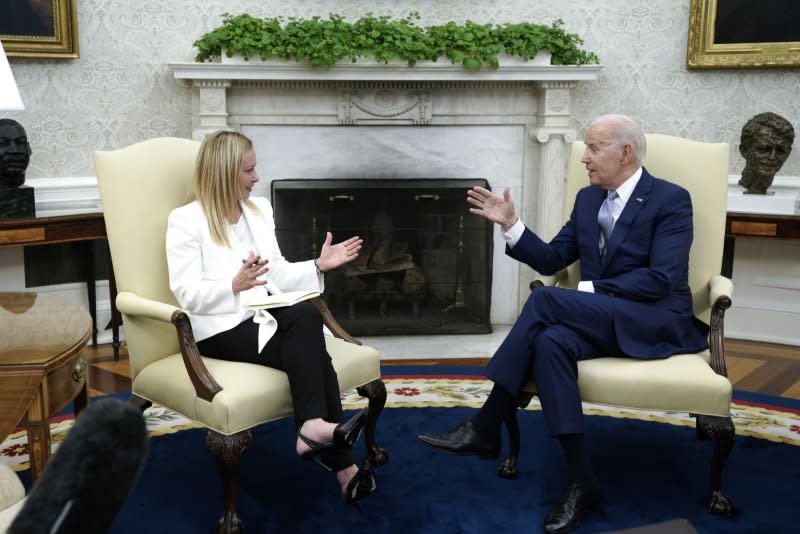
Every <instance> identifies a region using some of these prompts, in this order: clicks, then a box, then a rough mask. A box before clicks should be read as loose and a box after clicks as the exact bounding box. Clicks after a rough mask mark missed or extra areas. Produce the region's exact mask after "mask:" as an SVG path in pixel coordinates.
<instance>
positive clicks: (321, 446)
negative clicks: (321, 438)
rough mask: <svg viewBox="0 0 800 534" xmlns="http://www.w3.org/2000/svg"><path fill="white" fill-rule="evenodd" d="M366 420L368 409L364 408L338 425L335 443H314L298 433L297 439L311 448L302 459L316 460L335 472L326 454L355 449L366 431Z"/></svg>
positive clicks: (335, 431) (334, 437) (335, 432)
mask: <svg viewBox="0 0 800 534" xmlns="http://www.w3.org/2000/svg"><path fill="white" fill-rule="evenodd" d="M366 420H367V408H364V409H363V410H360V411H359V412H357V413H356V414H355V415H354V416H353V417H351V418H350V419H348V420H347V421H344V422H343V423H339V424H338V425H336V428H334V429H333V441H329V442H327V443H320V442H318V441H314V440H313V439H311V438H309V437H306V436H304V435H303V434H302V433H301V432H298V433H297V437H299V438H300V439H301V440H303V442H304V443H305V444H306V445H308V446H309V447H311V449H310V450H308V451H306V452H304V453H303V455H302V458H303V459H304V460H314V461H315V462H317V463H318V464H319V465H321V466H322V467H324V468H325V469H327V470H328V471H333V470H334V467H333V466H331V465H329V464H328V463H327V462H326V461H325V453H327V452H331V451H336V450H341V449H348V448H353V445H355V444H356V442H357V441H358V438H359V437H361V431H362V430H363V429H364V423H365V422H366Z"/></svg>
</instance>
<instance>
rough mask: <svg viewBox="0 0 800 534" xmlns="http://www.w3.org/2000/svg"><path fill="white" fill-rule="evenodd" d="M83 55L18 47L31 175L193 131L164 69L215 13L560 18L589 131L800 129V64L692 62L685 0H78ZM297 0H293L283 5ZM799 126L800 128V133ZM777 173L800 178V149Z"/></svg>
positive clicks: (716, 137) (189, 54)
mask: <svg viewBox="0 0 800 534" xmlns="http://www.w3.org/2000/svg"><path fill="white" fill-rule="evenodd" d="M77 2H78V3H77V5H78V31H79V44H80V58H79V59H77V60H72V61H65V60H58V61H56V60H26V59H21V58H13V59H12V60H11V63H12V69H13V71H14V74H15V76H16V78H17V83H18V85H19V86H20V91H21V93H22V98H23V100H24V102H25V105H26V110H25V111H24V112H19V113H13V114H9V116H11V117H12V118H15V119H16V120H18V121H19V122H20V123H22V124H23V125H24V126H25V128H26V130H27V132H28V136H29V138H30V140H31V145H32V148H33V156H32V158H31V164H30V167H29V170H28V176H29V177H32V178H45V177H67V176H91V175H93V174H94V171H93V167H92V161H91V153H92V151H93V150H95V149H113V148H120V147H123V146H126V145H128V144H130V143H134V142H137V141H140V140H143V139H146V138H149V137H154V136H179V137H188V136H190V132H191V124H190V115H191V95H190V90H189V88H188V87H187V86H185V85H183V84H182V83H180V82H178V81H176V80H174V79H173V77H172V73H171V71H170V70H169V68H168V67H167V64H168V63H170V62H176V61H191V60H192V58H193V56H194V49H193V47H192V42H193V41H194V40H195V39H196V38H197V37H199V36H200V35H201V34H202V33H203V32H205V31H206V30H208V29H210V28H213V27H214V26H216V25H218V24H219V23H220V20H221V19H220V14H221V13H223V12H230V13H234V14H238V13H240V12H249V13H251V14H253V15H256V16H275V15H283V16H299V17H308V16H312V15H321V16H327V14H328V13H329V12H337V13H341V14H342V15H344V16H346V17H347V18H350V19H353V18H357V17H358V16H359V15H361V14H363V13H367V12H372V13H375V14H377V15H383V14H387V15H392V16H403V15H406V14H407V13H409V12H410V11H413V10H416V11H418V12H419V13H420V15H421V16H422V20H421V24H436V23H442V22H446V21H448V20H458V21H461V20H463V19H464V18H465V14H469V18H470V19H471V20H473V21H476V22H518V21H526V20H527V21H535V22H541V23H548V24H549V23H550V22H552V21H553V20H555V19H557V18H562V19H563V20H564V21H565V25H566V27H567V28H568V29H569V30H570V31H573V32H577V33H578V34H580V35H582V36H583V37H584V40H585V41H586V47H587V48H588V49H590V50H592V51H595V52H596V53H597V54H598V55H599V56H600V58H601V61H602V63H603V64H604V65H605V69H604V70H603V71H602V73H601V74H600V76H599V78H598V80H597V82H594V83H586V84H583V85H581V86H580V88H579V89H578V91H577V93H576V99H577V101H576V103H575V104H576V105H575V107H576V109H577V110H578V113H577V116H576V119H577V121H578V124H577V125H576V126H577V127H578V128H579V131H580V133H581V134H582V133H583V131H584V130H585V127H586V125H587V124H588V122H589V121H590V120H591V119H592V118H593V117H595V116H597V115H599V114H602V113H608V112H625V113H629V114H631V115H634V116H636V117H638V118H639V119H640V120H641V121H642V123H643V125H644V127H645V129H646V130H647V131H650V132H660V133H668V134H672V135H679V136H684V137H691V138H694V139H699V140H704V141H727V142H730V143H732V144H733V145H734V150H732V155H731V173H732V174H738V173H739V172H740V171H741V168H742V166H743V160H742V158H741V157H740V156H739V154H738V151H737V150H735V146H736V145H737V144H738V139H739V132H740V130H741V127H742V125H743V124H744V122H745V121H746V120H747V119H748V118H750V117H751V116H753V115H754V114H756V113H760V112H763V111H772V112H775V113H778V114H779V115H782V116H784V117H785V118H787V119H788V120H789V121H790V122H791V123H792V124H794V125H795V128H796V129H800V98H798V95H800V75H799V74H798V71H797V70H793V69H785V70H752V69H751V70H731V71H689V70H687V69H686V67H685V64H686V59H685V56H686V39H687V28H688V19H689V0H669V1H667V0H659V1H656V2H653V1H652V0H583V1H580V2H579V1H568V2H564V1H560V0H537V1H535V2H533V1H531V0H350V1H344V0H338V1H337V0H295V1H293V2H288V3H287V2H285V1H284V0H182V1H181V2H175V1H164V0H137V1H135V2H127V1H123V0H77ZM287 4H288V5H287ZM798 133H800V132H798ZM780 174H781V175H792V176H800V150H798V149H797V148H795V151H794V152H793V153H792V155H791V156H790V158H789V160H788V161H787V162H786V164H785V165H784V167H783V169H782V170H781V172H780Z"/></svg>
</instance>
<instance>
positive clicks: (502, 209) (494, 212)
mask: <svg viewBox="0 0 800 534" xmlns="http://www.w3.org/2000/svg"><path fill="white" fill-rule="evenodd" d="M467 202H469V203H470V204H472V205H473V206H475V207H474V208H470V209H469V211H470V213H474V214H475V215H480V216H481V217H485V218H487V219H489V220H490V221H492V222H496V223H497V224H499V225H500V227H501V228H502V229H503V231H504V232H507V231H508V229H509V228H511V227H512V226H514V225H515V224H516V223H517V221H518V220H519V217H517V213H516V210H515V209H514V201H513V200H511V189H510V188H508V187H506V188H505V189H503V196H502V197H501V196H500V195H495V194H494V193H492V192H491V191H489V190H488V189H484V188H483V187H473V188H472V189H470V190H468V191H467Z"/></svg>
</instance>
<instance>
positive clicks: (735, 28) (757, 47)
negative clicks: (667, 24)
mask: <svg viewBox="0 0 800 534" xmlns="http://www.w3.org/2000/svg"><path fill="white" fill-rule="evenodd" d="M798 14H800V3H798V2H797V1H796V0H770V1H769V2H753V1H750V0H738V1H734V0H691V4H690V6H689V39H688V44H687V49H686V66H687V67H688V68H690V69H726V68H731V69H733V68H772V67H798V66H800V28H798V29H795V26H797V25H796V24H794V22H795V21H796V20H797V19H796V17H795V15H798ZM784 21H792V23H791V24H784Z"/></svg>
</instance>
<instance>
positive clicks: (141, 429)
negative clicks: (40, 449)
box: [8, 399, 148, 534]
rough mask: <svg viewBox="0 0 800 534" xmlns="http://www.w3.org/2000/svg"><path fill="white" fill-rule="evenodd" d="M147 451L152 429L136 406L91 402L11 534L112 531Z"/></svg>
mask: <svg viewBox="0 0 800 534" xmlns="http://www.w3.org/2000/svg"><path fill="white" fill-rule="evenodd" d="M147 450H148V438H147V428H146V426H145V422H144V417H143V416H142V413H141V412H140V411H139V410H138V409H137V408H136V407H135V406H133V405H131V404H128V403H125V402H122V401H120V400H117V399H100V400H97V401H95V402H92V403H91V404H90V405H89V406H88V407H87V408H86V409H85V410H83V411H82V412H81V413H80V414H79V415H78V417H77V418H76V420H75V424H74V425H73V426H72V428H71V429H70V431H69V433H68V434H67V436H66V437H65V438H64V441H63V442H62V443H61V445H60V446H59V447H58V449H57V450H56V452H55V453H54V454H53V457H52V458H51V459H50V461H49V462H48V463H47V465H46V466H45V468H44V470H43V471H42V474H41V476H40V477H39V479H38V480H37V481H36V483H34V484H33V487H32V488H31V491H30V493H29V495H28V498H27V499H26V501H25V504H24V506H23V508H22V510H21V511H20V513H19V515H17V517H16V518H15V519H14V522H13V523H12V524H11V527H10V528H9V530H8V532H9V534H33V533H46V532H52V533H60V534H66V533H70V534H71V533H73V532H74V533H81V534H85V533H103V532H108V530H109V529H110V528H111V524H112V523H113V521H114V517H115V516H116V515H117V513H118V512H119V510H120V508H122V504H123V503H124V502H125V499H126V497H127V496H128V494H129V493H130V490H131V488H132V487H133V485H134V483H135V482H136V479H137V478H138V476H139V473H140V471H141V469H142V467H143V466H144V462H145V458H146V457H147Z"/></svg>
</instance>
